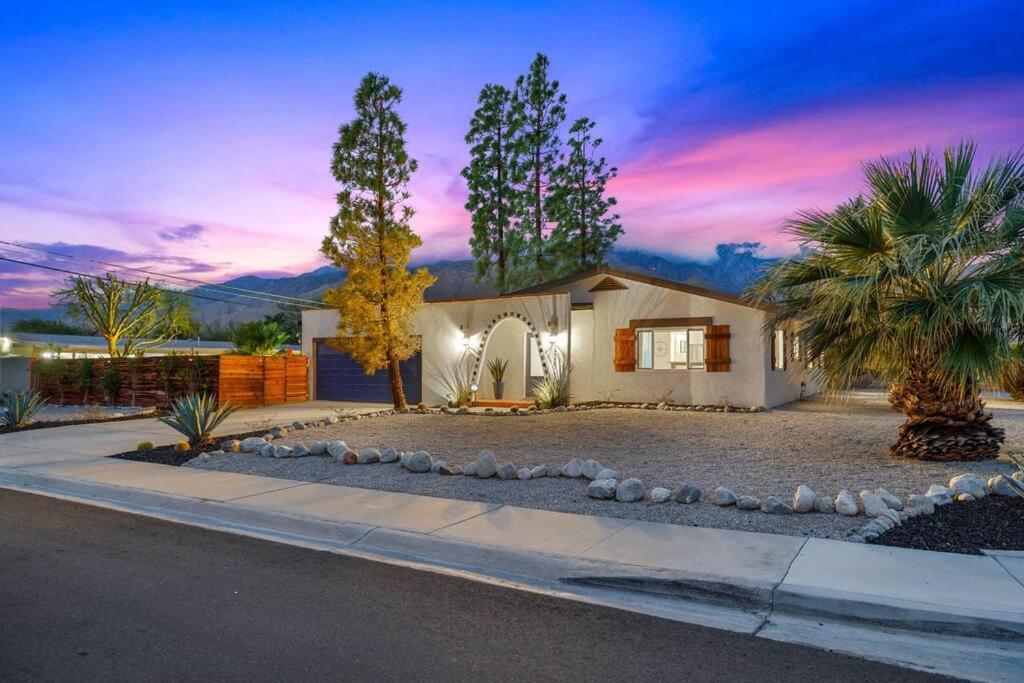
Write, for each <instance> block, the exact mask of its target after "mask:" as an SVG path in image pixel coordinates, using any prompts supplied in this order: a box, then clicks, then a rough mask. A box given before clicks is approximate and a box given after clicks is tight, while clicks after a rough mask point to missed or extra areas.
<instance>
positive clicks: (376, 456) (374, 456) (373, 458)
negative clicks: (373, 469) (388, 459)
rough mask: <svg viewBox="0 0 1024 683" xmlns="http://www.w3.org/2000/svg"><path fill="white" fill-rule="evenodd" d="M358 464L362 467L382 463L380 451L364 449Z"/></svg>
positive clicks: (360, 452) (357, 460)
mask: <svg viewBox="0 0 1024 683" xmlns="http://www.w3.org/2000/svg"><path fill="white" fill-rule="evenodd" d="M356 462H357V463H359V464H360V465H372V464H373V463H375V462H380V451H378V450H377V449H376V448H364V449H363V450H361V451H359V457H358V458H357V459H356Z"/></svg>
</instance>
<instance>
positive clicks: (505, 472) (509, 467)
mask: <svg viewBox="0 0 1024 683" xmlns="http://www.w3.org/2000/svg"><path fill="white" fill-rule="evenodd" d="M479 471H480V470H479V468H477V472H479ZM516 474H517V472H516V466H515V464H513V463H511V462H503V463H501V465H499V466H498V479H501V480H502V481H508V480H510V479H515V478H516Z"/></svg>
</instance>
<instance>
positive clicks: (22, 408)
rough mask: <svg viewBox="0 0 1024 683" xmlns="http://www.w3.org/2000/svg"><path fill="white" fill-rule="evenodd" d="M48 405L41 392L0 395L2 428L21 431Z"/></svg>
mask: <svg viewBox="0 0 1024 683" xmlns="http://www.w3.org/2000/svg"><path fill="white" fill-rule="evenodd" d="M45 405H46V399H44V398H43V397H42V396H41V395H40V394H39V392H36V391H15V392H11V393H7V394H2V395H0V427H5V428H7V429H21V428H22V427H25V426H27V425H28V423H29V422H31V421H32V417H33V416H34V415H35V414H36V413H37V412H39V409H40V408H42V407H43V406H45Z"/></svg>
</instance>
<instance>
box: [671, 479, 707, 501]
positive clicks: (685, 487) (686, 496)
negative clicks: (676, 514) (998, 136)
mask: <svg viewBox="0 0 1024 683" xmlns="http://www.w3.org/2000/svg"><path fill="white" fill-rule="evenodd" d="M702 495H704V492H703V491H701V490H700V487H699V486H696V485H694V484H689V483H684V484H682V485H681V486H680V487H679V490H678V491H676V502H677V503H683V504H686V505H689V504H690V503H696V502H697V501H698V500H700V497H701V496H702Z"/></svg>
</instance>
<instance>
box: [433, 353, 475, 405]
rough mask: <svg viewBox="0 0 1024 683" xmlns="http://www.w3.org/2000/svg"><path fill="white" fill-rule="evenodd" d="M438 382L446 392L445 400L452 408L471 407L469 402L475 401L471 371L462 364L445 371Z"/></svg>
mask: <svg viewBox="0 0 1024 683" xmlns="http://www.w3.org/2000/svg"><path fill="white" fill-rule="evenodd" d="M437 380H438V381H439V382H440V384H441V387H442V389H443V391H444V398H445V400H446V401H448V405H449V406H451V407H452V408H458V407H459V406H464V405H469V402H470V401H472V400H473V388H472V386H471V384H472V382H471V381H470V377H469V371H468V370H467V369H466V367H465V366H464V365H463V364H462V363H458V364H456V365H455V366H454V367H453V368H451V369H448V370H443V371H442V372H441V375H440V377H438V378H437Z"/></svg>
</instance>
